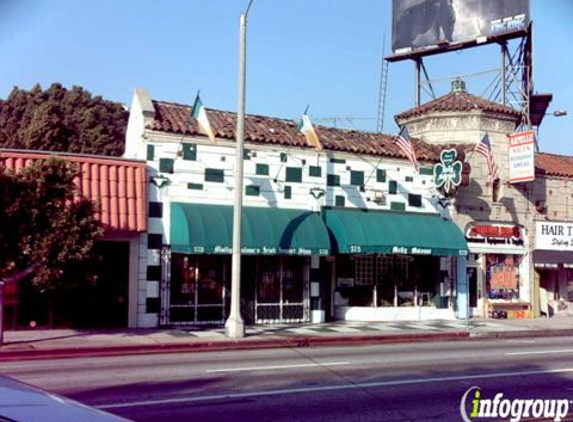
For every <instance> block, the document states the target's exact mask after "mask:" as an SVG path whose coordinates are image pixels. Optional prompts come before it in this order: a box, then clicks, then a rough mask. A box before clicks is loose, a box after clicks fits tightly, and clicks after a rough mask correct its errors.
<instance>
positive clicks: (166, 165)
mask: <svg viewBox="0 0 573 422" xmlns="http://www.w3.org/2000/svg"><path fill="white" fill-rule="evenodd" d="M174 163H175V160H173V158H160V159H159V172H160V173H173V166H174Z"/></svg>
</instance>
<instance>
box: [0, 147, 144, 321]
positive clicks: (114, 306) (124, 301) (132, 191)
mask: <svg viewBox="0 0 573 422" xmlns="http://www.w3.org/2000/svg"><path fill="white" fill-rule="evenodd" d="M50 157H56V158H58V159H61V160H64V161H66V162H68V163H72V164H74V165H76V166H77V169H78V175H77V177H76V178H75V183H76V186H77V187H78V194H79V195H82V196H85V197H86V198H88V199H91V200H92V201H94V202H95V203H96V205H97V206H98V209H99V212H98V214H97V217H98V219H99V220H100V221H101V223H102V225H103V228H104V234H103V236H102V237H101V238H100V239H98V242H97V244H96V249H97V252H98V255H99V256H100V257H101V260H102V261H101V265H99V268H98V269H97V270H96V273H97V276H98V283H97V284H95V285H93V286H91V285H86V283H83V284H82V283H79V284H81V285H82V287H83V289H84V290H81V291H78V290H74V291H72V292H70V293H69V294H68V295H66V296H63V297H61V300H62V302H61V303H56V305H57V306H58V307H59V308H60V309H59V310H58V312H57V313H59V314H65V318H63V319H62V320H60V321H56V323H58V324H61V325H72V326H96V327H128V326H129V327H137V326H140V325H141V324H142V321H141V320H140V317H139V316H140V315H142V314H143V313H144V310H145V309H144V308H143V309H142V308H140V306H142V305H141V304H142V299H143V300H145V299H144V297H142V296H141V294H140V292H139V291H138V289H137V287H138V280H139V278H140V275H139V271H140V268H141V265H140V264H141V260H142V259H144V260H145V261H144V262H147V257H141V256H140V255H139V252H140V242H145V243H146V242H147V236H146V232H147V187H146V179H147V175H146V163H145V161H137V160H128V159H124V158H113V157H102V156H94V155H84V154H67V153H53V152H42V151H22V150H9V149H0V165H1V166H3V167H6V168H8V169H12V170H14V171H20V170H21V169H23V168H25V167H27V166H29V165H30V164H31V163H33V162H34V161H37V160H44V159H48V158H50ZM144 267H145V266H144ZM8 296H9V299H10V301H9V306H10V307H11V308H12V309H11V310H12V311H13V315H14V317H13V318H11V320H12V323H13V328H16V326H17V325H19V324H25V325H28V323H29V322H32V321H33V322H34V323H38V324H42V323H44V322H45V320H43V319H44V318H45V314H46V312H47V309H45V306H46V299H45V297H43V296H41V295H37V294H34V293H33V292H28V293H26V292H25V289H23V288H20V289H16V286H14V291H13V292H8ZM143 306H144V304H143ZM63 308H66V309H63Z"/></svg>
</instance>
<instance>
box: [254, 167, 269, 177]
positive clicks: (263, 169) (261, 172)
mask: <svg viewBox="0 0 573 422" xmlns="http://www.w3.org/2000/svg"><path fill="white" fill-rule="evenodd" d="M255 172H256V173H257V174H259V175H261V176H268V175H269V165H268V164H257V167H256V171H255Z"/></svg>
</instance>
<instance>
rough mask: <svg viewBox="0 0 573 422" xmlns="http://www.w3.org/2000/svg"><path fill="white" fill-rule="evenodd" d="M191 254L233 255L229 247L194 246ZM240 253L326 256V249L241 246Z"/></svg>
mask: <svg viewBox="0 0 573 422" xmlns="http://www.w3.org/2000/svg"><path fill="white" fill-rule="evenodd" d="M192 253H193V254H206V253H207V254H208V253H213V254H218V255H229V254H232V253H233V248H231V247H229V246H220V245H217V246H213V247H204V246H194V247H193V250H192ZM241 253H242V254H245V255H302V256H309V255H324V256H325V255H328V249H310V248H301V247H299V248H289V249H285V248H277V247H274V246H261V247H250V246H243V247H242V248H241Z"/></svg>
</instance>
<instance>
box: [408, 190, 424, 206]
mask: <svg viewBox="0 0 573 422" xmlns="http://www.w3.org/2000/svg"><path fill="white" fill-rule="evenodd" d="M408 205H409V206H411V207H421V206H422V195H414V194H412V193H410V194H408Z"/></svg>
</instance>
